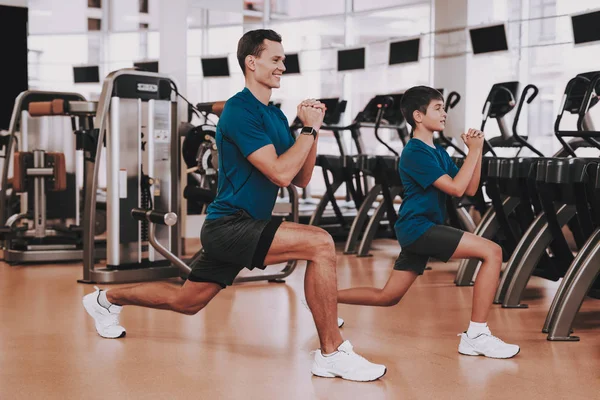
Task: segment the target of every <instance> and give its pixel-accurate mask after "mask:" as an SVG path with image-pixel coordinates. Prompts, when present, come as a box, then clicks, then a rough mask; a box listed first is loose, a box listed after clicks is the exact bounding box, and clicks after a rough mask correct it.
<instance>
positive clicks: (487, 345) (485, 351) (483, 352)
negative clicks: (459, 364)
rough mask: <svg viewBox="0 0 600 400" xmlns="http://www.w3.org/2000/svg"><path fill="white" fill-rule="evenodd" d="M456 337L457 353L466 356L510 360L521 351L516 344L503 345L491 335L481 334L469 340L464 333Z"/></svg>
mask: <svg viewBox="0 0 600 400" xmlns="http://www.w3.org/2000/svg"><path fill="white" fill-rule="evenodd" d="M458 336H460V344H459V345H458V352H459V353H460V354H464V355H467V356H486V357H490V358H512V357H514V356H516V355H517V354H519V351H521V349H520V348H519V346H517V345H516V344H508V343H504V342H503V341H502V340H500V339H498V338H497V337H496V336H494V335H492V334H491V333H481V334H479V335H477V336H475V337H474V338H470V337H469V336H467V333H466V332H463V333H460V334H458Z"/></svg>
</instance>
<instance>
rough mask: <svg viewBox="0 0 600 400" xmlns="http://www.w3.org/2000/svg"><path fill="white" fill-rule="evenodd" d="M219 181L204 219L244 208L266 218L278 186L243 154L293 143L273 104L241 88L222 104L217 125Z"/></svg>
mask: <svg viewBox="0 0 600 400" xmlns="http://www.w3.org/2000/svg"><path fill="white" fill-rule="evenodd" d="M216 141H217V150H218V152H219V181H218V185H217V188H218V191H217V196H216V198H215V200H214V201H213V202H212V203H211V204H210V205H209V206H208V210H207V214H208V215H207V216H206V219H218V218H221V217H224V216H227V215H232V214H235V213H236V212H238V211H239V210H245V211H246V212H247V213H248V214H250V216H251V217H252V218H254V219H262V220H269V219H271V213H272V211H273V207H274V206H275V200H276V199H277V193H278V191H279V187H278V186H277V185H275V184H274V183H273V182H271V181H270V180H269V179H268V178H267V177H266V176H265V175H263V174H262V173H261V172H260V171H259V170H258V169H257V168H255V167H254V166H253V165H252V164H251V163H250V162H249V161H248V160H247V157H248V156H249V155H250V154H252V153H254V152H255V151H256V150H258V149H260V148H262V147H264V146H267V145H270V144H272V145H274V146H275V150H276V152H277V155H278V156H280V155H282V154H283V153H285V152H286V151H287V150H288V149H289V148H290V147H292V145H293V144H294V142H295V139H294V137H293V135H292V133H291V131H290V128H289V125H288V121H287V118H286V117H285V115H284V114H283V112H282V111H281V110H279V109H278V108H277V107H275V106H266V105H264V104H263V103H261V102H260V101H259V100H258V99H257V98H256V97H254V95H253V94H252V93H251V92H250V90H248V88H244V90H242V91H241V92H239V93H237V94H236V95H235V96H233V97H232V98H230V99H229V100H228V101H227V103H225V108H224V110H223V113H222V114H221V118H220V119H219V122H218V124H217V132H216Z"/></svg>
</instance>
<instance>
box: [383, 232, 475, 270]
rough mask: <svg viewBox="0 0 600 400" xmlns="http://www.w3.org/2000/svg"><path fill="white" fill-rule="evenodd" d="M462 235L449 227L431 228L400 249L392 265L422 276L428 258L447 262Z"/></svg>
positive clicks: (396, 268)
mask: <svg viewBox="0 0 600 400" xmlns="http://www.w3.org/2000/svg"><path fill="white" fill-rule="evenodd" d="M463 234H464V232H463V231H461V230H460V229H456V228H452V227H451V226H445V225H435V226H432V227H431V228H429V229H428V230H427V231H425V233H424V234H423V235H421V237H419V238H418V239H417V240H416V241H414V242H413V243H411V244H410V245H408V246H405V247H404V248H402V251H401V252H400V255H398V258H397V259H396V262H395V263H394V269H395V270H398V271H414V272H416V273H417V274H419V275H423V271H425V267H426V266H427V261H429V258H430V257H433V258H437V259H438V260H440V261H443V262H448V260H449V259H450V257H452V254H454V252H455V251H456V249H457V247H458V244H459V243H460V239H461V238H462V236H463Z"/></svg>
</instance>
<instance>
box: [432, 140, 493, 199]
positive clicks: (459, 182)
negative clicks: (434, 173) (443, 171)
mask: <svg viewBox="0 0 600 400" xmlns="http://www.w3.org/2000/svg"><path fill="white" fill-rule="evenodd" d="M463 140H465V143H466V144H467V146H468V147H469V154H467V158H466V159H465V162H464V164H463V166H462V168H461V169H460V170H459V171H458V174H456V176H455V177H454V179H453V178H451V177H450V175H443V176H441V177H440V178H438V179H437V180H436V181H435V182H433V186H435V187H436V188H437V189H438V190H441V191H442V192H444V193H446V194H448V195H450V196H454V197H462V196H463V195H464V194H465V193H466V192H467V189H468V188H469V185H470V183H471V181H472V179H473V175H474V174H475V168H476V167H477V165H478V164H479V174H481V165H480V162H481V155H482V153H483V138H481V137H467V138H466V139H464V138H463ZM477 185H479V178H478V179H477Z"/></svg>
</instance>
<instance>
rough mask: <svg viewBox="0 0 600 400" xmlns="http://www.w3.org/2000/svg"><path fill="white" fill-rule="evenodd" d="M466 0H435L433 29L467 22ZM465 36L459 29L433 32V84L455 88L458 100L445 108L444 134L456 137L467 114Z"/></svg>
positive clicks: (461, 130)
mask: <svg viewBox="0 0 600 400" xmlns="http://www.w3.org/2000/svg"><path fill="white" fill-rule="evenodd" d="M467 9H468V0H436V1H435V10H434V12H435V18H434V20H435V23H434V30H435V31H440V30H452V29H455V28H462V27H464V26H466V24H467ZM466 51H467V35H466V33H465V32H464V31H463V30H459V31H457V32H449V33H442V34H436V35H435V57H436V58H435V59H434V65H433V71H434V75H433V86H434V87H436V88H444V89H446V95H447V93H450V92H451V91H456V92H457V93H458V94H460V96H461V101H460V102H459V103H458V104H457V106H456V107H455V108H453V109H452V110H451V111H449V113H448V114H449V116H448V123H447V125H446V129H445V131H444V134H445V135H446V136H450V137H455V138H460V134H461V133H462V132H464V129H465V127H466V113H467V99H466V93H467V55H466V54H465V53H466Z"/></svg>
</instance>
